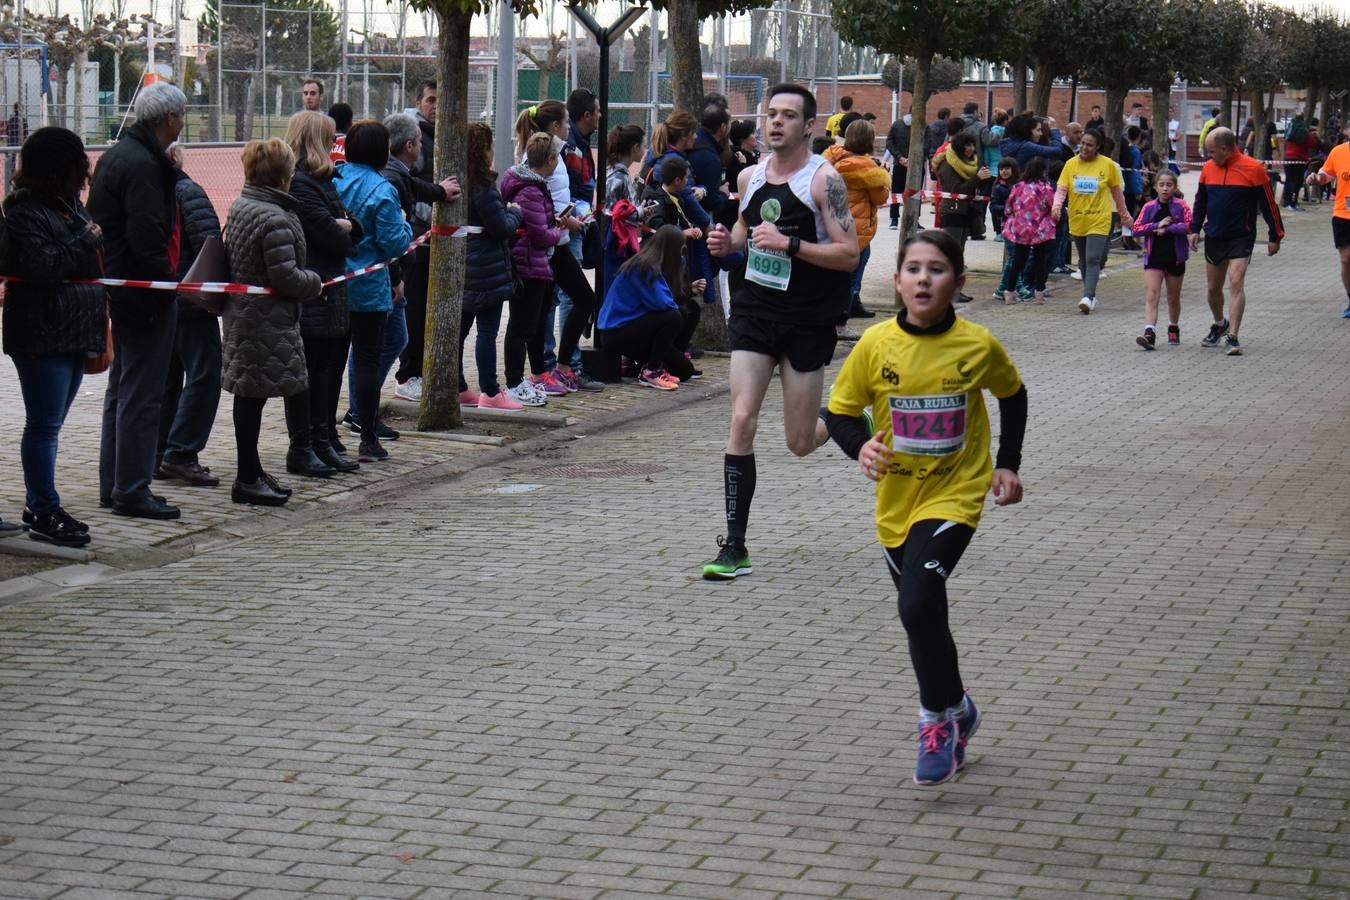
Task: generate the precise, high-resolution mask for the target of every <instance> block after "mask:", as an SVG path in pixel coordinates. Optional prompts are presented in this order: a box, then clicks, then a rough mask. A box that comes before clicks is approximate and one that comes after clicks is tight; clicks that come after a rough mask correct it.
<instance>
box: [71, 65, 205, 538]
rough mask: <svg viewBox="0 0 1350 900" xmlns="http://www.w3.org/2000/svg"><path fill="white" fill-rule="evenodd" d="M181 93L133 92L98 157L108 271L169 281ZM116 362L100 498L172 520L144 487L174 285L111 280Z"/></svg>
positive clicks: (176, 237)
mask: <svg viewBox="0 0 1350 900" xmlns="http://www.w3.org/2000/svg"><path fill="white" fill-rule="evenodd" d="M186 103H187V100H186V98H185V97H184V96H183V92H182V91H180V90H179V89H178V88H176V87H174V86H173V85H172V84H169V83H168V82H164V81H160V82H156V83H154V84H151V85H148V86H146V87H144V88H142V89H141V92H140V93H139V94H138V95H137V97H136V107H135V112H136V124H134V125H132V126H131V128H129V129H127V131H126V132H125V133H124V134H123V135H122V139H121V140H119V141H118V142H117V144H116V145H114V146H113V148H112V149H111V150H109V151H108V152H106V153H104V154H103V156H102V157H100V158H99V161H98V167H97V168H96V169H95V170H94V179H93V183H92V185H91V186H90V189H89V212H90V214H92V215H93V217H94V221H95V222H97V223H98V226H99V227H100V228H102V229H103V250H104V256H103V260H104V265H105V268H106V270H107V273H108V276H109V277H112V278H134V279H149V280H163V281H173V280H175V278H176V276H177V272H178V262H179V260H180V258H181V255H182V252H183V249H182V229H181V227H180V223H179V221H178V203H177V200H176V198H175V193H174V185H175V183H176V182H177V180H178V173H177V170H175V169H174V167H173V164H172V163H171V162H170V161H169V158H168V156H166V155H165V153H164V151H165V148H167V147H168V146H169V145H170V144H172V143H173V142H174V141H175V140H177V138H178V133H179V132H180V131H182V129H183V113H184V111H185V109H186ZM108 293H109V298H110V301H111V303H110V308H111V311H112V319H113V353H114V356H113V364H112V367H111V368H110V369H109V370H108V389H107V393H106V394H105V395H104V398H103V436H102V445H101V447H100V451H99V503H100V504H101V505H103V506H111V507H112V511H113V512H114V513H115V514H117V515H120V516H134V517H139V518H147V519H176V518H178V515H179V512H178V508H177V507H176V506H171V505H169V504H168V503H166V502H165V501H164V499H163V498H162V497H158V496H156V495H155V494H153V493H151V491H150V479H151V476H152V475H153V474H154V471H155V455H156V451H157V449H158V444H159V410H160V405H161V403H162V402H163V399H164V384H165V381H166V379H167V377H168V372H169V360H170V359H171V358H172V356H173V343H174V330H175V325H176V322H177V306H176V304H175V302H174V301H175V295H174V294H173V293H172V292H170V291H151V290H140V289H137V288H112V289H110V290H109V292H108Z"/></svg>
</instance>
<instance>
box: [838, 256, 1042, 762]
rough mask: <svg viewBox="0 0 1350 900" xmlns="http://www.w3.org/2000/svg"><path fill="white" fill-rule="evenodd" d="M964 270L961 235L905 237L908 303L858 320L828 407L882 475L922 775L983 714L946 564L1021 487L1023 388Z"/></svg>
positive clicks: (954, 757)
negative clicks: (997, 424)
mask: <svg viewBox="0 0 1350 900" xmlns="http://www.w3.org/2000/svg"><path fill="white" fill-rule="evenodd" d="M965 281H966V276H965V260H964V258H963V255H962V252H961V245H960V244H959V243H957V241H956V239H955V238H953V237H952V236H950V235H948V234H946V233H945V232H942V231H923V232H920V233H919V234H917V235H915V236H914V237H913V238H910V239H909V240H908V241H906V242H905V245H904V247H903V249H902V250H901V256H900V264H899V271H898V272H896V274H895V287H896V290H897V291H898V292H899V294H900V297H901V300H902V301H903V303H904V306H903V308H902V309H901V310H900V312H899V314H898V315H897V316H896V317H895V318H894V319H890V320H888V321H886V322H882V323H880V324H877V325H874V326H872V327H871V328H869V329H867V331H866V332H865V333H864V334H863V336H862V339H861V340H860V341H859V342H858V344H857V346H855V347H854V348H853V352H852V353H850V354H849V357H848V359H847V360H845V361H844V365H843V368H842V369H841V370H840V372H839V377H838V379H837V380H836V381H835V383H834V387H833V389H832V390H831V393H830V403H829V407H828V409H827V410H826V412H825V419H826V425H827V426H828V428H829V431H830V436H831V437H832V438H834V440H835V443H837V444H838V445H839V446H840V448H842V449H843V451H844V452H845V453H847V454H848V455H849V456H850V457H852V458H853V459H856V460H857V461H858V467H859V469H860V470H861V472H862V474H863V475H865V476H867V477H868V478H870V479H871V480H872V481H875V482H876V483H877V503H876V523H877V538H878V539H879V540H880V541H881V545H882V547H883V548H884V549H885V551H886V558H887V562H888V563H889V565H890V570H891V577H892V578H893V579H894V581H895V585H896V588H897V589H898V590H899V593H900V598H899V607H900V621H901V622H902V623H903V624H904V627H905V632H906V634H907V635H908V637H909V652H910V659H911V661H912V663H913V665H914V674H915V677H916V678H917V680H918V682H919V702H920V714H919V749H918V760H917V762H916V764H915V768H914V781H915V782H916V783H918V784H941V783H942V782H944V781H947V780H948V779H950V778H952V777H953V776H954V775H955V774H956V773H957V771H958V770H960V769H961V767H962V766H964V765H965V747H966V742H967V741H968V740H969V739H970V737H971V735H973V734H974V733H975V729H976V728H978V727H979V724H980V710H979V709H978V707H976V706H975V703H974V702H973V701H972V700H971V699H970V696H969V694H968V693H967V692H966V690H965V686H964V684H963V683H962V681H961V672H960V668H959V666H958V664H957V657H956V644H955V642H954V641H953V639H952V633H951V629H950V627H949V626H948V619H947V586H946V582H947V578H948V577H949V576H950V575H951V573H952V570H953V569H954V568H955V567H956V564H957V562H958V561H959V560H960V559H961V554H962V553H964V552H965V549H966V546H967V545H968V544H969V543H970V539H971V538H972V537H973V536H974V534H975V528H976V526H978V525H979V522H980V513H981V511H982V509H983V507H984V497H985V494H986V493H988V492H989V490H990V488H991V486H992V489H993V493H994V503H995V504H997V505H999V506H1004V505H1007V504H1010V503H1018V502H1020V501H1021V499H1022V482H1021V481H1020V480H1019V478H1018V476H1017V469H1018V466H1019V465H1020V464H1021V455H1022V436H1023V433H1024V432H1025V430H1026V417H1027V392H1026V388H1025V387H1023V386H1022V378H1021V376H1020V375H1019V374H1018V372H1017V368H1016V367H1015V366H1014V365H1013V364H1012V361H1011V360H1010V359H1009V358H1008V354H1007V353H1006V352H1005V351H1004V349H1003V346H1002V345H1001V344H1000V343H999V342H998V341H997V340H996V339H995V338H994V336H993V335H991V334H990V333H989V331H988V330H987V329H986V328H984V327H983V326H980V325H976V324H974V323H973V322H970V321H967V320H966V319H962V318H958V317H957V316H956V312H955V310H954V309H953V308H952V301H953V300H954V299H955V297H956V296H957V293H958V292H959V291H960V290H961V288H962V286H964V284H965ZM986 388H987V389H988V390H989V391H990V392H992V393H993V394H994V396H995V397H997V398H999V401H998V402H999V413H1000V421H1001V428H1002V430H1001V433H1000V435H999V450H998V460H997V463H995V462H994V461H992V460H990V458H989V415H988V413H987V412H986V411H985V407H984V396H983V391H984V390H985V389H986ZM872 422H879V423H881V426H880V427H879V428H876V429H873V427H872V425H871V423H872Z"/></svg>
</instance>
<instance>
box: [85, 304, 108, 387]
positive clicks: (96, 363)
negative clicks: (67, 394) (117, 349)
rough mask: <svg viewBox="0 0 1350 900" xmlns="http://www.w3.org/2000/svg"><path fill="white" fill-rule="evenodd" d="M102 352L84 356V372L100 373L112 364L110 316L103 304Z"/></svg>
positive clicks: (105, 305)
mask: <svg viewBox="0 0 1350 900" xmlns="http://www.w3.org/2000/svg"><path fill="white" fill-rule="evenodd" d="M103 331H104V335H103V352H102V353H100V354H98V355H97V356H86V357H85V358H84V374H86V375H100V374H102V373H104V372H106V371H108V368H109V367H110V366H111V365H112V361H113V333H112V317H111V316H109V315H108V306H107V304H104V306H103Z"/></svg>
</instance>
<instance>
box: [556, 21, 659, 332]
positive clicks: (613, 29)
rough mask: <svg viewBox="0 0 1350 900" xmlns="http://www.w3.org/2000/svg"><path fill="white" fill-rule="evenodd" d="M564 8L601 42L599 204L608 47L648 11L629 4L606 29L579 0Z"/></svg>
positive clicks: (601, 267) (601, 270)
mask: <svg viewBox="0 0 1350 900" xmlns="http://www.w3.org/2000/svg"><path fill="white" fill-rule="evenodd" d="M567 11H568V12H570V13H571V14H572V15H573V16H575V17H576V20H577V21H578V22H580V23H581V26H582V27H583V28H585V29H586V30H587V31H589V32H590V33H591V35H592V36H594V38H595V41H596V43H597V44H599V45H600V84H599V85H598V86H597V87H598V88H599V89H598V90H597V91H596V96H597V99H599V101H600V128H599V131H600V140H599V141H597V142H596V143H597V144H598V146H597V148H596V161H595V180H596V201H597V206H598V205H599V204H600V203H602V202H603V201H604V185H605V172H606V169H605V165H606V163H607V160H606V159H605V151H606V144H607V143H608V142H607V141H606V139H605V138H606V134H605V124H606V123H607V122H608V121H609V48H610V47H612V46H613V45H614V43H615V42H616V41H618V40H619V39H620V38H621V37H623V33H624V32H625V31H627V30H628V29H629V28H630V27H632V25H633V23H634V22H636V21H637V20H638V19H640V18H642V14H643V13H645V12H646V11H647V10H646V8H645V7H643V6H640V5H639V6H630V7H628V8H627V9H625V10H624V11H623V13H621V14H620V15H619V18H618V19H616V20H615V21H614V24H612V25H610V26H609V27H608V28H606V27H604V26H603V25H601V24H600V23H599V22H597V21H596V19H595V17H594V16H592V15H591V14H590V12H589V11H588V10H587V9H586V8H585V7H583V6H581V5H580V3H579V2H578V0H570V2H569V3H568V4H567ZM653 62H655V61H653ZM599 213H600V211H599V210H598V209H597V210H596V214H597V216H598V215H599ZM595 281H596V286H597V288H599V289H603V287H604V283H605V259H604V254H603V253H601V254H600V259H599V260H597V261H596V265H595ZM603 302H604V297H600V298H599V302H597V303H596V313H597V318H598V317H599V316H598V314H599V309H600V304H601V303H603Z"/></svg>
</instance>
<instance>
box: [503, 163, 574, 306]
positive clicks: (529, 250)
mask: <svg viewBox="0 0 1350 900" xmlns="http://www.w3.org/2000/svg"><path fill="white" fill-rule="evenodd" d="M502 198H503V199H504V200H505V201H506V202H507V203H515V204H518V205H519V206H520V213H521V218H522V220H523V224H524V227H525V234H523V235H521V236H520V237H517V238H516V242H515V243H514V244H512V245H511V262H512V263H514V264H515V267H516V274H517V275H518V276H520V277H521V278H530V279H533V280H537V281H552V280H553V268H552V267H551V266H550V265H549V264H548V260H549V257H550V256H552V255H553V248H554V247H556V246H557V245H558V239H559V238H560V237H561V236H562V231H563V229H562V228H560V227H559V226H558V221H557V218H556V217H555V216H554V214H553V198H552V196H551V195H550V194H549V190H548V179H546V178H544V177H543V176H542V175H539V174H538V173H536V172H535V171H534V170H533V169H531V168H530V167H529V166H527V165H525V164H524V163H517V164H516V165H514V166H512V167H511V168H509V169H507V170H506V174H505V175H503V176H502Z"/></svg>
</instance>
